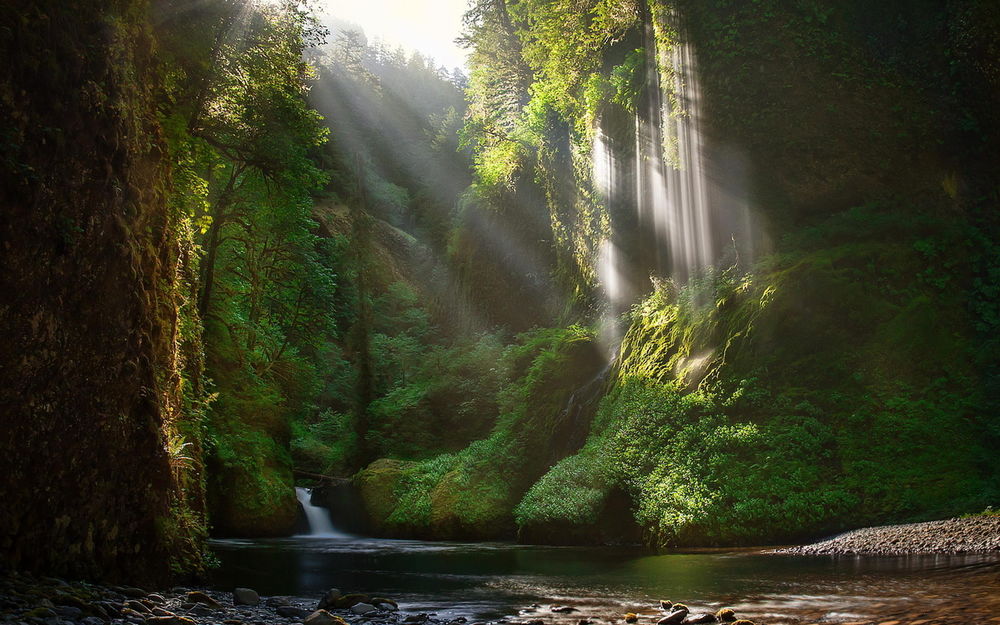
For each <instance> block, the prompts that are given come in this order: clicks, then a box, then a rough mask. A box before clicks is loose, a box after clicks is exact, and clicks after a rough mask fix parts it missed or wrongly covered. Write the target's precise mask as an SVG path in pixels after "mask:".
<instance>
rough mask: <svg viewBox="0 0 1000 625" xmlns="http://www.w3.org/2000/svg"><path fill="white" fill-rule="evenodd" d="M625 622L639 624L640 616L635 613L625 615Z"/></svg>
mask: <svg viewBox="0 0 1000 625" xmlns="http://www.w3.org/2000/svg"><path fill="white" fill-rule="evenodd" d="M625 622H626V623H638V622H639V615H637V614H636V613H635V612H629V613H628V614H626V615H625Z"/></svg>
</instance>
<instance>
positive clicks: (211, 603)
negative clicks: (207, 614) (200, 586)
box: [187, 590, 222, 610]
mask: <svg viewBox="0 0 1000 625" xmlns="http://www.w3.org/2000/svg"><path fill="white" fill-rule="evenodd" d="M187 600H188V601H190V602H192V603H200V604H202V605H204V606H208V607H210V608H212V609H213V610H219V609H221V608H222V604H221V603H219V602H218V601H216V600H215V599H213V598H211V597H209V596H208V595H207V594H205V593H203V592H201V591H200V590H192V591H191V592H189V593H188V594H187Z"/></svg>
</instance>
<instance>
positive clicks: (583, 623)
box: [576, 618, 594, 625]
mask: <svg viewBox="0 0 1000 625" xmlns="http://www.w3.org/2000/svg"><path fill="white" fill-rule="evenodd" d="M576 625H594V621H591V620H588V619H585V618H582V619H580V620H579V621H577V622H576Z"/></svg>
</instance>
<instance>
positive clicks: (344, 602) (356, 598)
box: [333, 592, 369, 610]
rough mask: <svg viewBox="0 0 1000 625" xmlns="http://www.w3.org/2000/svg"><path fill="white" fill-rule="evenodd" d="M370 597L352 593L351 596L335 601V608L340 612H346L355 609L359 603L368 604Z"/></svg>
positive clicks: (341, 597)
mask: <svg viewBox="0 0 1000 625" xmlns="http://www.w3.org/2000/svg"><path fill="white" fill-rule="evenodd" d="M368 601H369V597H368V595H363V594H361V593H357V592H356V593H352V594H349V595H343V596H340V597H337V598H336V599H334V600H333V607H335V608H337V609H338V610H346V609H347V608H353V607H354V606H356V605H357V604H359V603H368Z"/></svg>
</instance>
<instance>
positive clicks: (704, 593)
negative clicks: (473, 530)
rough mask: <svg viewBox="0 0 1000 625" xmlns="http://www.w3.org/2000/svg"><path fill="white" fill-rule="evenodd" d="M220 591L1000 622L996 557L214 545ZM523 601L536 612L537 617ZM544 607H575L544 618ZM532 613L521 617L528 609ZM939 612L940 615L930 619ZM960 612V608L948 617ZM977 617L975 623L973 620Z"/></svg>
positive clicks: (573, 617) (286, 542)
mask: <svg viewBox="0 0 1000 625" xmlns="http://www.w3.org/2000/svg"><path fill="white" fill-rule="evenodd" d="M212 545H213V548H214V550H215V552H216V554H217V555H218V557H219V559H220V560H221V562H222V567H221V568H220V569H219V570H218V571H217V572H216V574H215V576H214V580H213V581H214V584H215V585H216V586H217V587H218V588H220V589H231V588H233V587H235V586H249V587H252V588H255V589H256V590H258V591H259V592H260V593H261V594H264V595H293V596H303V597H318V596H320V595H321V594H322V593H323V592H325V591H326V590H327V589H329V588H331V587H335V588H339V589H340V590H342V591H344V592H350V591H360V592H368V593H375V594H380V595H385V596H389V597H392V598H394V599H396V600H397V601H399V602H400V607H401V608H402V610H403V611H404V612H407V613H417V612H429V613H437V614H438V615H439V616H442V617H451V616H465V617H468V618H470V619H473V620H483V621H487V620H498V619H501V618H504V617H508V618H515V617H524V618H528V617H530V618H544V620H546V621H551V622H552V623H554V624H556V625H559V624H560V623H561V622H572V623H575V622H576V621H577V620H578V619H579V618H581V617H584V616H586V617H592V618H596V619H598V620H608V621H614V620H619V622H620V615H621V614H622V613H623V612H625V611H637V612H640V613H644V614H645V615H646V616H645V618H644V619H643V620H644V621H647V622H655V620H653V619H655V618H656V616H657V615H658V612H657V611H656V610H655V609H654V606H655V605H656V601H657V600H658V599H660V598H665V599H672V600H675V601H683V602H685V603H687V604H688V605H689V606H691V607H692V608H693V609H695V610H705V611H707V610H715V609H717V608H719V607H722V606H731V607H734V608H736V609H737V612H738V613H740V614H741V615H746V616H748V617H753V618H755V619H756V620H758V622H760V623H801V622H813V621H820V620H823V621H827V622H846V621H865V620H877V619H880V618H883V617H886V618H888V617H889V616H898V615H900V614H903V615H905V616H910V617H911V618H914V619H916V617H918V616H921V615H923V616H925V617H934V616H935V614H938V613H942V614H957V613H961V611H962V610H965V615H964V616H962V617H961V618H963V619H967V620H945V621H941V622H955V623H960V622H972V620H974V618H973V616H971V615H974V614H979V613H980V612H981V613H982V615H984V616H985V615H991V616H997V615H998V614H1000V612H997V611H995V610H998V609H1000V605H997V604H998V603H1000V556H997V555H975V556H944V555H941V556H908V557H853V556H852V557H845V556H840V557H833V556H801V555H778V554H770V553H765V552H763V551H762V550H760V549H755V550H730V551H718V550H712V551H699V552H687V553H664V554H652V553H649V552H648V551H643V550H639V549H635V548H610V547H601V548H584V547H545V546H529V545H517V544H511V543H438V542H433V543H432V542H422V541H410V540H382V539H372V538H339V539H338V538H319V537H295V538H287V539H273V540H219V541H213V543H212ZM532 604H537V607H535V608H534V609H532V608H531V606H532ZM552 605H570V606H574V607H576V608H577V609H578V612H575V613H573V614H570V615H557V614H552V613H551V612H549V607H550V606H552ZM526 609H527V610H526ZM935 610H936V612H935ZM956 610H958V611H959V612H955V611H956ZM968 619H972V620H968Z"/></svg>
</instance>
